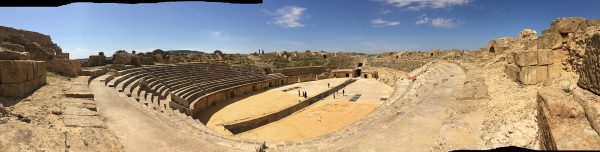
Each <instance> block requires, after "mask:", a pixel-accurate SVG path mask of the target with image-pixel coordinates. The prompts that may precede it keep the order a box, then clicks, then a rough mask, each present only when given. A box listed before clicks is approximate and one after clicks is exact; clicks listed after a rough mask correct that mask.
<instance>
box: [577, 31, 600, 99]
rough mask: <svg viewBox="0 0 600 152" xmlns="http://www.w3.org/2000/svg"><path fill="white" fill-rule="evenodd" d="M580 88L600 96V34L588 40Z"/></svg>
mask: <svg viewBox="0 0 600 152" xmlns="http://www.w3.org/2000/svg"><path fill="white" fill-rule="evenodd" d="M578 73H579V81H578V82H577V85H579V87H581V88H584V89H587V90H590V91H591V92H594V93H595V94H597V95H600V34H595V35H594V36H592V37H591V38H589V39H588V40H587V46H586V48H585V55H584V56H583V61H582V65H581V68H580V70H579V72H578Z"/></svg>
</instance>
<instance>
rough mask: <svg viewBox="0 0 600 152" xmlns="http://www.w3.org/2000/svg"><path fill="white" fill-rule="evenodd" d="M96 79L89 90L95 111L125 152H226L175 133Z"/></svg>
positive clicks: (188, 135) (173, 129)
mask: <svg viewBox="0 0 600 152" xmlns="http://www.w3.org/2000/svg"><path fill="white" fill-rule="evenodd" d="M104 77H106V76H101V77H99V78H96V79H95V80H93V81H92V82H91V83H90V88H91V90H92V92H93V93H94V98H95V100H96V101H97V106H98V112H100V115H102V116H104V117H106V118H107V120H106V121H107V126H108V128H109V129H110V130H111V131H112V132H114V134H115V135H116V136H117V137H118V138H119V141H120V142H121V144H122V145H123V146H124V147H125V150H126V151H144V152H147V151H227V150H226V149H222V148H220V147H218V146H217V145H207V142H206V141H202V140H201V139H202V138H194V136H191V135H190V134H186V133H183V132H179V131H177V130H176V129H175V128H173V127H171V126H169V125H168V124H165V122H163V121H161V120H159V119H156V118H153V117H152V116H150V115H148V114H146V113H145V112H143V111H140V110H138V109H137V108H136V107H134V106H132V105H131V104H130V103H129V101H126V99H127V98H122V97H121V96H119V94H118V93H117V92H116V91H115V90H114V89H113V88H109V87H106V86H104V83H103V82H100V81H99V80H102V79H104Z"/></svg>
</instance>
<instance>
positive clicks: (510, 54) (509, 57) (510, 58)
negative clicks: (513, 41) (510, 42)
mask: <svg viewBox="0 0 600 152" xmlns="http://www.w3.org/2000/svg"><path fill="white" fill-rule="evenodd" d="M506 62H508V64H514V63H515V52H508V53H506Z"/></svg>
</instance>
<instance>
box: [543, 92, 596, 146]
mask: <svg viewBox="0 0 600 152" xmlns="http://www.w3.org/2000/svg"><path fill="white" fill-rule="evenodd" d="M584 109H585V108H583V107H582V106H581V105H580V104H579V103H577V102H575V101H574V100H573V98H571V97H569V96H568V95H567V93H566V92H565V91H563V90H562V89H558V88H543V89H540V91H539V92H538V96H537V110H538V115H537V120H538V121H537V122H538V128H539V135H540V139H539V140H540V148H541V149H542V150H578V149H598V148H600V136H598V134H597V133H596V131H594V129H593V128H592V126H591V125H590V123H589V122H588V121H587V119H586V117H585V114H584ZM574 141H575V142H574Z"/></svg>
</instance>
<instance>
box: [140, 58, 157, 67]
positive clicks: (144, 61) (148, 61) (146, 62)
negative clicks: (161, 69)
mask: <svg viewBox="0 0 600 152" xmlns="http://www.w3.org/2000/svg"><path fill="white" fill-rule="evenodd" d="M139 58H140V64H142V65H154V57H145V56H143V57H139Z"/></svg>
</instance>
